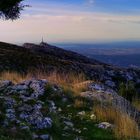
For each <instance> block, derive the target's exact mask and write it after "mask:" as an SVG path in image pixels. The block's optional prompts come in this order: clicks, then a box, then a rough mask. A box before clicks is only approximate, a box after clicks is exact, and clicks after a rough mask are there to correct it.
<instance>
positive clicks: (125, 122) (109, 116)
mask: <svg viewBox="0 0 140 140" xmlns="http://www.w3.org/2000/svg"><path fill="white" fill-rule="evenodd" d="M94 113H95V114H96V116H97V118H98V120H100V121H106V122H109V123H112V124H114V125H115V127H114V129H113V131H114V133H115V135H116V137H117V138H118V139H123V140H124V139H128V138H137V139H140V131H139V128H138V125H137V123H136V122H135V121H134V120H133V119H132V118H130V117H129V116H128V115H127V114H124V113H121V112H119V111H118V110H116V109H114V108H113V107H107V108H102V107H101V106H96V107H94Z"/></svg>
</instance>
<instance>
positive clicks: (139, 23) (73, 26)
mask: <svg viewBox="0 0 140 140" xmlns="http://www.w3.org/2000/svg"><path fill="white" fill-rule="evenodd" d="M38 10H39V9H38ZM40 10H41V9H40ZM42 10H43V9H42ZM49 10H50V9H47V12H48V11H49ZM0 31H1V34H0V41H5V42H11V43H24V42H39V41H40V40H41V38H42V36H43V37H44V40H46V41H48V42H93V41H107V40H109V41H110V40H129V39H131V40H133V39H135V40H136V39H137V40H139V39H140V16H139V15H113V14H106V13H99V12H80V11H79V12H73V11H69V10H62V9H55V10H53V14H52V13H51V14H47V13H46V12H45V11H44V14H42V13H38V14H33V15H31V14H26V13H25V14H24V15H23V16H22V18H21V19H19V20H17V21H13V22H12V21H2V20H1V21H0Z"/></svg>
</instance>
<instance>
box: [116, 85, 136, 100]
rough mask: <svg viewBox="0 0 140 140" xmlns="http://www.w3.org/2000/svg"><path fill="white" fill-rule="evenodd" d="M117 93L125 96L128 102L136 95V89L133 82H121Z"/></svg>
mask: <svg viewBox="0 0 140 140" xmlns="http://www.w3.org/2000/svg"><path fill="white" fill-rule="evenodd" d="M118 93H119V95H120V96H122V97H124V98H126V99H127V100H129V101H130V102H132V101H133V99H135V98H137V97H138V94H137V90H136V88H135V85H134V83H133V82H128V83H126V84H125V83H121V84H120V86H119V92H118Z"/></svg>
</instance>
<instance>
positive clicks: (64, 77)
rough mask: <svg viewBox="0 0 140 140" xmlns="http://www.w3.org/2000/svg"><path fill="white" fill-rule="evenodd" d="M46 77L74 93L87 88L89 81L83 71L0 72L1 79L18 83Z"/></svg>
mask: <svg viewBox="0 0 140 140" xmlns="http://www.w3.org/2000/svg"><path fill="white" fill-rule="evenodd" d="M33 78H35V79H47V80H48V81H49V82H50V83H53V84H58V85H60V86H62V87H65V88H70V89H71V90H73V91H74V93H76V94H78V93H80V92H82V91H85V90H86V89H87V85H88V84H89V83H90V81H87V80H86V78H85V75H84V74H83V73H80V74H75V73H72V72H71V73H64V72H62V73H60V72H57V71H52V72H50V73H46V72H43V71H41V70H38V71H30V72H28V73H27V74H26V75H22V74H20V73H17V72H9V71H6V72H3V73H1V74H0V79H1V80H11V81H13V82H14V83H19V82H22V81H24V80H29V79H33Z"/></svg>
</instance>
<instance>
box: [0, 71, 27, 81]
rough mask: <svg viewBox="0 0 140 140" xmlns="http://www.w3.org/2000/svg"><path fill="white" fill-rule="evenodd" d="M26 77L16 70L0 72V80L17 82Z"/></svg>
mask: <svg viewBox="0 0 140 140" xmlns="http://www.w3.org/2000/svg"><path fill="white" fill-rule="evenodd" d="M26 79H28V78H27V76H24V75H21V74H19V73H16V72H8V71H7V72H3V73H1V74H0V80H10V81H12V82H14V83H19V82H22V81H24V80H26Z"/></svg>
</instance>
